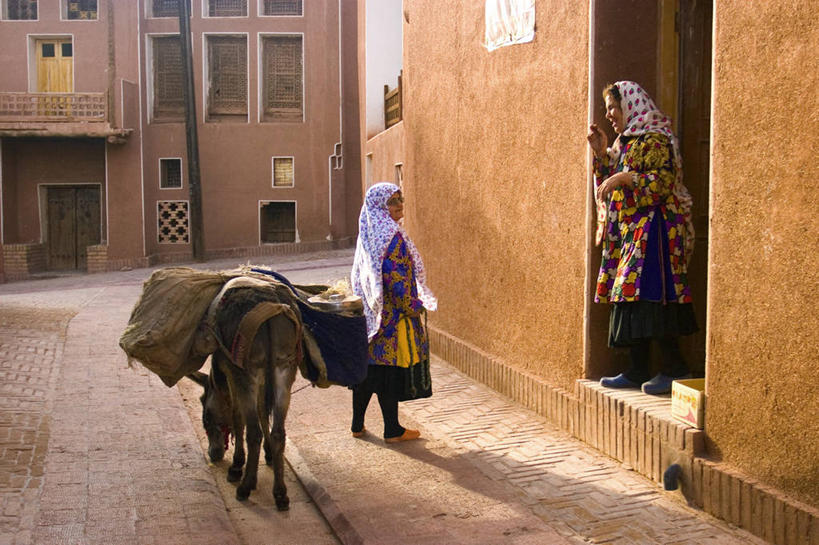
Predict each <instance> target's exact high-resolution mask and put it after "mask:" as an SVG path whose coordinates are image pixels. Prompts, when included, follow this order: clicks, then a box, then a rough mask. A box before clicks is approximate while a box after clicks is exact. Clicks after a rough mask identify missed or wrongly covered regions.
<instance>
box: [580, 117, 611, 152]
mask: <svg viewBox="0 0 819 545" xmlns="http://www.w3.org/2000/svg"><path fill="white" fill-rule="evenodd" d="M586 140H588V141H589V146H591V149H592V151H593V152H594V154H595V155H596V156H597V157H598V158H601V157H603V155H605V153H606V148H607V147H608V145H609V138H608V136H606V133H604V132H603V130H602V129H601V128H600V127H598V126H597V124H596V123H592V124H591V125H589V134H588V135H586Z"/></svg>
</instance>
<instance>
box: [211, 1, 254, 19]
mask: <svg viewBox="0 0 819 545" xmlns="http://www.w3.org/2000/svg"><path fill="white" fill-rule="evenodd" d="M208 17H247V0H209V2H208Z"/></svg>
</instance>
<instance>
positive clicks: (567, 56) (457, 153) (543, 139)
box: [404, 0, 589, 390]
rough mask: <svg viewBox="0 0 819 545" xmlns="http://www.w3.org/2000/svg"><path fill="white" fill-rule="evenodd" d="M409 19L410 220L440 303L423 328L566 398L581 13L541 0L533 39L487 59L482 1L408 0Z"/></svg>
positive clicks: (583, 106)
mask: <svg viewBox="0 0 819 545" xmlns="http://www.w3.org/2000/svg"><path fill="white" fill-rule="evenodd" d="M404 12H405V13H404V18H405V24H404V37H405V38H404V82H405V88H404V89H405V93H406V94H405V96H404V125H405V131H406V135H407V136H406V138H407V140H406V156H407V157H406V158H407V160H406V164H405V167H404V169H405V181H404V186H405V195H406V197H407V202H406V205H405V209H406V216H407V220H406V222H407V228H408V230H409V232H410V234H411V236H412V237H413V240H414V241H415V242H416V244H417V246H418V247H419V250H420V251H421V254H422V255H423V256H424V259H425V263H426V266H427V273H428V279H429V283H430V286H431V287H432V289H433V290H434V291H435V292H436V294H437V295H438V297H439V310H438V312H436V313H434V314H433V315H432V316H431V319H430V323H431V324H432V325H435V326H436V327H438V328H440V329H442V330H444V331H446V332H447V333H450V334H452V335H455V336H456V337H458V338H459V339H462V340H464V341H466V342H468V343H470V344H472V345H474V346H476V347H477V348H479V349H481V350H483V351H486V352H488V353H489V354H491V355H492V356H494V357H498V358H500V359H502V360H503V361H505V362H507V363H509V364H510V365H513V366H516V367H518V368H521V369H523V370H526V371H528V372H531V373H533V374H535V375H537V376H539V377H541V378H542V379H543V380H544V381H546V382H548V383H550V384H553V385H556V386H560V387H563V388H566V389H570V390H571V389H573V385H574V380H575V379H577V378H580V377H581V376H582V373H583V361H584V357H583V316H584V294H585V287H584V275H585V267H586V253H587V242H586V240H587V230H586V229H587V227H586V226H587V224H588V221H587V200H586V198H587V191H588V190H587V185H586V184H587V166H586V161H587V149H586V140H585V137H586V131H587V118H588V85H589V74H588V68H587V67H588V57H589V51H588V35H589V32H588V26H589V6H588V4H587V3H586V2H563V1H559V0H538V1H537V3H536V29H537V30H536V33H535V38H534V41H533V42H530V43H526V44H519V45H513V46H508V47H502V48H500V49H497V50H495V51H492V52H488V51H487V50H486V48H485V47H484V46H483V45H482V42H483V38H484V3H483V2H439V1H436V0H406V1H405V2H404ZM566 29H572V30H571V32H567V30H566ZM456 271H457V272H456Z"/></svg>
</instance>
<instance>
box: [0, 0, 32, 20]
mask: <svg viewBox="0 0 819 545" xmlns="http://www.w3.org/2000/svg"><path fill="white" fill-rule="evenodd" d="M3 16H4V18H5V19H11V20H15V21H23V20H26V21H28V20H36V19H37V0H6V12H5V13H4V14H3Z"/></svg>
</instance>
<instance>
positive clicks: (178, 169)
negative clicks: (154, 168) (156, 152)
mask: <svg viewBox="0 0 819 545" xmlns="http://www.w3.org/2000/svg"><path fill="white" fill-rule="evenodd" d="M159 187H160V189H180V188H181V187H182V159H176V158H174V159H160V160H159Z"/></svg>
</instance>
